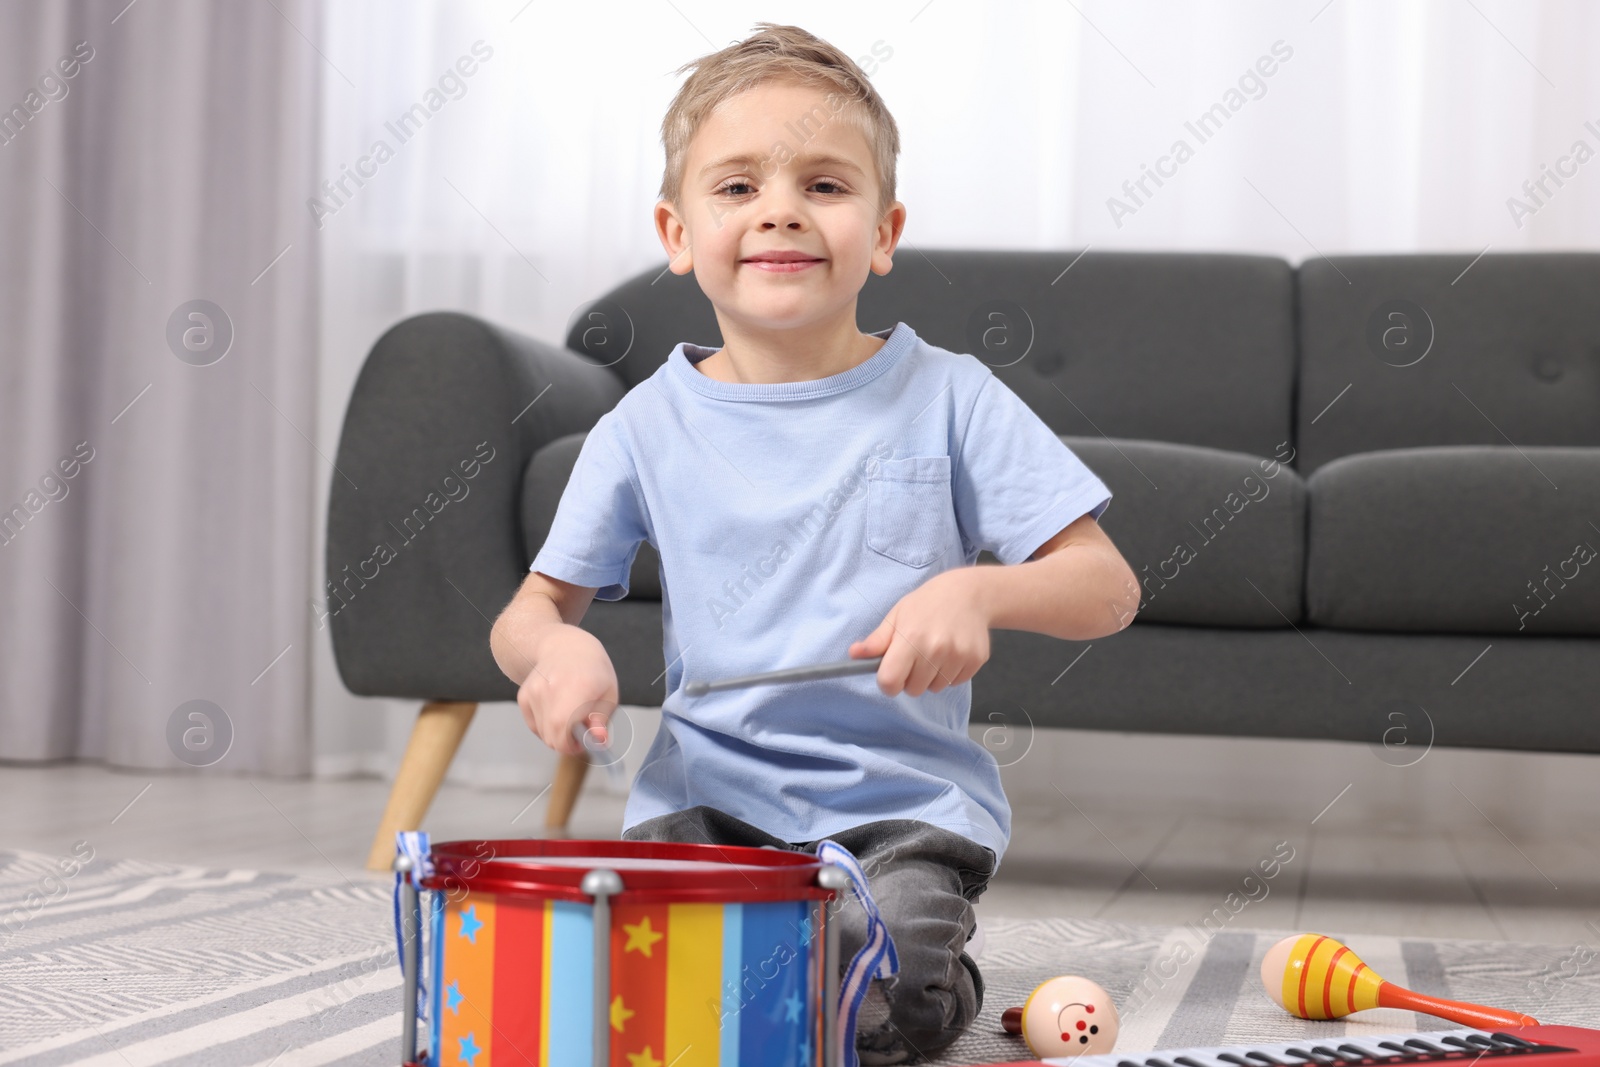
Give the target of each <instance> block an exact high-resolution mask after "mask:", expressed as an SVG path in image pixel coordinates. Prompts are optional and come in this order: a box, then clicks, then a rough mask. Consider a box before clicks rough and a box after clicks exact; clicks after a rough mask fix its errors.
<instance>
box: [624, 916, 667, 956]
mask: <svg viewBox="0 0 1600 1067" xmlns="http://www.w3.org/2000/svg"><path fill="white" fill-rule="evenodd" d="M622 928H623V929H624V930H626V931H627V932H628V943H627V945H625V946H624V947H623V949H622V951H624V952H633V951H634V950H636V949H637V950H638V951H640V952H643V953H644V954H645V955H646V956H651V957H652V958H653V954H652V952H651V951H650V950H651V949H653V948H654V947H655V943H656V942H657V941H660V940H661V939H662V938H663V937H666V936H667V935H666V934H663V933H661V932H660V931H659V930H653V929H651V928H650V916H648V915H646V916H645V917H644V918H643V919H640V920H639V921H638V922H636V923H623V924H622Z"/></svg>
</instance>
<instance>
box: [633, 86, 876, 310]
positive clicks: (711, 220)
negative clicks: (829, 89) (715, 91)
mask: <svg viewBox="0 0 1600 1067" xmlns="http://www.w3.org/2000/svg"><path fill="white" fill-rule="evenodd" d="M808 135H809V136H808ZM801 138H805V140H803V141H802V140H801ZM681 188H682V192H681V194H680V204H679V205H674V204H673V203H672V202H671V201H668V200H662V201H660V202H659V203H657V204H656V209H655V221H656V231H657V233H658V234H659V236H660V237H661V243H662V245H663V247H665V248H666V250H667V254H668V255H669V256H670V257H672V259H671V263H670V268H671V270H672V271H673V272H674V273H676V274H687V273H688V272H689V271H690V270H693V271H694V273H695V278H696V280H697V281H698V282H699V283H700V288H701V290H702V291H703V292H704V293H705V294H706V296H707V297H709V298H710V300H711V303H712V305H713V306H714V307H715V308H716V309H717V314H718V317H719V319H721V320H724V321H726V320H729V319H731V320H733V322H734V323H737V324H738V325H740V326H743V327H746V328H753V329H766V330H777V329H796V328H799V327H804V326H809V325H813V324H817V323H823V322H825V321H826V320H828V319H829V318H830V317H835V316H839V315H841V314H848V315H849V317H850V322H851V325H852V326H853V325H854V322H855V317H854V316H855V300H856V296H857V295H858V294H859V293H860V291H861V287H862V286H863V285H864V284H866V280H867V271H868V270H871V271H874V272H876V273H878V274H887V273H889V268H890V267H891V266H892V262H891V258H890V257H891V256H892V255H893V253H894V249H895V245H896V244H897V243H898V241H899V238H900V233H901V230H902V229H903V228H904V226H905V205H903V204H901V203H900V202H899V201H895V202H894V203H892V204H891V205H890V206H889V208H888V210H887V211H885V212H884V213H883V215H882V217H880V216H879V212H878V179H877V175H876V172H875V171H874V169H873V163H872V151H871V148H870V147H869V145H868V143H867V138H866V135H865V134H863V133H861V132H860V131H859V130H858V129H857V128H856V127H855V126H854V125H852V124H851V123H849V122H847V121H846V120H845V118H844V115H843V113H842V112H841V113H838V114H835V113H834V112H833V111H831V110H830V109H829V102H828V99H827V95H826V94H825V93H824V92H823V91H822V90H820V89H815V88H809V87H805V86H801V85H798V84H796V83H793V82H768V83H766V84H763V85H758V86H756V87H755V88H753V89H749V90H747V91H745V92H743V93H740V94H739V95H738V96H735V97H731V98H730V99H728V100H725V101H723V103H722V105H721V106H720V107H718V108H717V110H716V111H715V112H713V114H712V115H711V116H710V118H709V119H707V120H706V121H705V122H704V123H703V124H702V125H701V127H700V129H699V130H698V131H696V133H695V136H694V139H693V140H692V141H691V142H690V143H689V151H688V154H687V159H686V161H685V164H684V173H683V181H682V186H681ZM775 253H778V254H787V255H789V256H795V255H798V256H800V257H802V258H800V259H797V260H793V261H791V262H775V261H773V260H771V259H763V258H762V257H763V256H770V255H772V254H775ZM726 332H727V331H726V329H725V330H724V333H725V334H726Z"/></svg>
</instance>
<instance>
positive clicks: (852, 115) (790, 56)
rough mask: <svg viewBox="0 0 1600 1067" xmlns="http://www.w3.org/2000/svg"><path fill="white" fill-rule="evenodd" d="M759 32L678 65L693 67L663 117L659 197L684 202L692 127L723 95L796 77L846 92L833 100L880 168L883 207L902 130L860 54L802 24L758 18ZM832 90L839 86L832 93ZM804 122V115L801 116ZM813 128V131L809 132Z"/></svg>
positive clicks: (891, 188)
mask: <svg viewBox="0 0 1600 1067" xmlns="http://www.w3.org/2000/svg"><path fill="white" fill-rule="evenodd" d="M755 30H756V32H755V33H752V34H751V35H750V36H749V37H746V38H745V39H744V40H742V41H739V42H737V43H735V44H731V45H729V46H728V47H726V48H724V49H722V51H720V52H712V53H710V54H708V55H704V56H701V57H700V58H699V59H695V60H691V61H690V62H688V63H685V64H684V65H683V66H681V67H679V68H678V70H677V73H679V74H682V73H683V72H684V71H688V70H692V71H693V73H692V74H690V75H689V77H688V79H687V80H685V81H684V83H683V85H682V86H681V87H680V88H679V89H678V95H677V96H675V97H673V98H672V104H671V106H669V107H668V108H667V113H666V115H665V116H664V117H663V118H662V120H661V145H662V147H663V148H665V149H666V154H667V166H666V171H665V173H664V174H663V175H662V179H661V197H662V199H664V200H670V201H672V202H673V203H674V204H678V203H680V202H681V201H680V197H681V196H682V193H683V178H684V174H683V170H684V166H685V164H686V163H687V161H688V156H689V142H690V140H692V139H693V137H694V135H695V131H697V130H698V129H699V128H700V126H701V125H702V124H703V123H704V122H705V121H706V119H707V118H709V117H710V115H711V113H712V112H713V111H715V110H716V109H717V107H718V106H719V105H720V104H721V103H722V102H723V101H725V100H727V99H729V98H731V97H734V96H737V95H738V94H739V93H742V92H744V91H746V90H747V89H753V88H755V87H756V86H758V85H761V84H763V83H766V82H770V81H794V82H798V83H800V84H802V85H808V86H815V87H818V88H822V89H824V90H825V91H827V90H834V91H836V92H837V95H838V96H840V97H843V98H844V100H843V102H842V103H841V104H839V105H838V106H837V107H835V108H834V110H835V111H836V112H840V115H839V117H841V118H843V119H844V120H845V121H846V122H849V123H851V124H852V125H854V126H855V127H856V128H857V129H859V130H860V131H861V132H862V134H863V135H864V136H865V137H866V139H867V143H868V145H869V146H871V149H872V158H873V165H874V167H875V169H876V170H877V176H878V191H879V195H878V209H879V211H882V210H883V209H885V208H887V207H888V206H889V204H891V203H893V202H894V171H895V159H896V157H898V156H899V155H900V130H899V128H898V127H897V126H896V125H895V121H894V116H893V115H891V114H889V109H888V108H887V107H886V106H884V103H883V98H882V97H880V96H879V95H878V92H877V90H876V89H874V88H873V87H872V83H871V82H870V81H869V80H868V79H867V75H866V73H865V72H863V71H862V69H861V68H860V67H859V66H857V65H856V63H855V61H854V60H852V59H851V58H850V57H849V56H847V55H845V54H844V53H843V52H841V51H839V50H838V49H837V48H835V47H834V46H833V45H831V44H829V43H828V42H827V41H824V40H822V38H820V37H817V36H815V35H813V34H811V33H808V32H806V31H805V30H802V29H801V28H800V27H798V26H779V25H776V24H774V23H771V22H758V23H756V25H755ZM829 95H830V97H833V96H834V92H830V93H829ZM801 125H802V127H803V121H802V124H801ZM808 136H809V134H808Z"/></svg>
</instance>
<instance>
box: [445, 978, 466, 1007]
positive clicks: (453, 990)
mask: <svg viewBox="0 0 1600 1067" xmlns="http://www.w3.org/2000/svg"><path fill="white" fill-rule="evenodd" d="M461 1001H462V996H461V983H460V982H451V983H450V984H449V985H447V986H445V987H444V1006H445V1007H447V1008H449V1009H450V1014H452V1015H458V1014H460V1012H461Z"/></svg>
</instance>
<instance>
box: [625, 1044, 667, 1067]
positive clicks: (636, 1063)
mask: <svg viewBox="0 0 1600 1067" xmlns="http://www.w3.org/2000/svg"><path fill="white" fill-rule="evenodd" d="M628 1067H662V1064H661V1061H660V1060H658V1059H656V1058H655V1057H654V1056H652V1055H650V1046H649V1045H646V1046H645V1047H644V1051H643V1052H630V1053H628Z"/></svg>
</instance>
